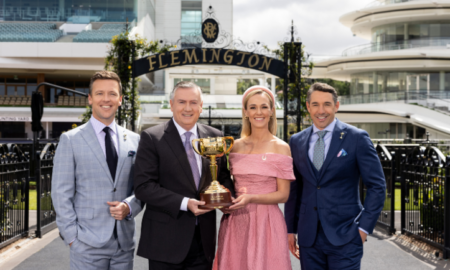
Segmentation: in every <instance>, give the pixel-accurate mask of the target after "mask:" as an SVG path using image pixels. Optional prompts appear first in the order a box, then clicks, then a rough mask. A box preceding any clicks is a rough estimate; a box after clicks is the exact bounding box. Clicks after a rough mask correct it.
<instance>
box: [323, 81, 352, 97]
mask: <svg viewBox="0 0 450 270" xmlns="http://www.w3.org/2000/svg"><path fill="white" fill-rule="evenodd" d="M316 82H321V83H326V84H328V85H330V86H332V87H334V89H336V91H337V93H338V95H339V96H348V95H350V82H345V81H336V80H333V79H317V80H316Z"/></svg>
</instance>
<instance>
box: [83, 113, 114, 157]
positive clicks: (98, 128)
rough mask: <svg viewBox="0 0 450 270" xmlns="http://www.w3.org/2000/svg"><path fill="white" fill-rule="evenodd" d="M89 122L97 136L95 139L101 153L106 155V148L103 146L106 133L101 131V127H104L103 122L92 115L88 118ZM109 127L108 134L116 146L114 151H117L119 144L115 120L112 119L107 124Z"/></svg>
mask: <svg viewBox="0 0 450 270" xmlns="http://www.w3.org/2000/svg"><path fill="white" fill-rule="evenodd" d="M89 122H91V125H92V127H93V128H94V131H95V135H96V136H97V140H98V142H99V143H100V147H101V148H102V150H103V154H104V155H105V157H106V148H105V136H106V133H105V132H104V131H103V129H104V128H105V127H106V125H105V124H103V123H102V122H100V121H98V120H97V119H95V117H94V116H91V119H90V120H89ZM108 127H109V128H110V130H109V134H110V135H111V138H112V140H113V143H114V147H115V148H116V153H119V144H118V141H119V139H118V134H117V126H116V121H114V120H113V121H112V122H111V124H109V125H108Z"/></svg>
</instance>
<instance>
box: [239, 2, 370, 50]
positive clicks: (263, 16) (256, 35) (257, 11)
mask: <svg viewBox="0 0 450 270" xmlns="http://www.w3.org/2000/svg"><path fill="white" fill-rule="evenodd" d="M373 1H374V0H234V1H233V6H234V7H233V8H234V14H233V20H234V25H233V32H234V33H233V35H234V37H235V38H239V39H241V40H243V41H244V42H252V41H260V42H262V43H264V44H265V45H267V46H269V48H271V49H275V48H277V42H278V41H284V40H285V39H286V38H289V37H290V33H288V30H289V29H290V28H289V27H290V26H291V21H292V20H294V25H295V26H296V27H297V33H298V35H297V36H298V37H300V39H301V42H302V43H303V44H304V45H305V50H306V51H307V52H308V53H310V54H312V56H318V57H320V56H339V55H341V53H342V51H344V50H345V49H347V48H350V47H352V46H356V45H360V44H366V43H369V42H370V40H366V39H362V38H359V37H354V36H353V34H352V32H351V30H350V28H347V27H345V26H344V25H342V24H341V23H340V22H339V17H341V16H342V15H343V14H346V13H348V12H351V11H355V10H358V9H361V8H363V7H365V6H367V5H368V4H370V3H371V2H373Z"/></svg>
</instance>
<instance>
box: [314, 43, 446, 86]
mask: <svg viewBox="0 0 450 270" xmlns="http://www.w3.org/2000/svg"><path fill="white" fill-rule="evenodd" d="M389 70H392V71H427V70H429V71H433V70H434V71H436V70H439V71H441V70H447V71H450V48H449V49H447V48H446V47H438V48H434V47H424V48H415V49H405V50H392V51H383V52H374V53H368V54H362V55H355V56H342V57H336V58H330V59H327V60H325V61H320V62H317V63H315V66H314V69H313V74H312V75H311V77H312V78H331V79H336V80H349V79H350V75H351V74H354V73H361V72H369V71H389Z"/></svg>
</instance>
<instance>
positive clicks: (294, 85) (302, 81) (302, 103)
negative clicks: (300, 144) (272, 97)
mask: <svg viewBox="0 0 450 270" xmlns="http://www.w3.org/2000/svg"><path fill="white" fill-rule="evenodd" d="M278 45H279V46H280V47H279V48H278V49H276V50H271V51H272V53H274V54H275V55H277V57H278V58H279V59H284V47H285V46H288V50H290V51H289V54H290V55H295V49H296V48H295V46H293V44H292V43H282V42H280V43H278ZM301 59H302V67H301V76H300V77H298V76H296V77H295V80H294V82H289V83H288V84H287V87H288V89H287V94H288V100H289V101H291V102H298V105H299V110H300V115H301V117H302V119H309V113H308V110H307V109H306V92H307V91H308V89H309V87H310V85H309V83H308V82H307V77H309V76H310V75H311V73H312V70H313V68H314V63H313V62H311V61H309V55H307V53H306V52H305V46H304V45H302V48H301ZM298 68H299V67H298V65H297V63H296V61H295V59H293V60H291V61H289V62H288V69H289V70H291V71H294V72H292V73H294V74H296V75H297V73H298V72H297V70H298ZM284 80H285V79H284V78H280V79H279V84H277V85H276V88H275V89H276V90H277V93H278V92H280V91H281V93H280V94H278V98H279V100H280V101H281V102H283V100H284V96H283V92H282V90H283V88H284ZM299 91H300V92H299ZM299 93H300V100H298V96H299ZM304 128H305V127H304V126H303V123H301V125H300V129H304ZM299 131H301V130H297V126H296V125H295V124H289V127H288V139H289V137H290V134H295V133H297V132H299Z"/></svg>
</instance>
